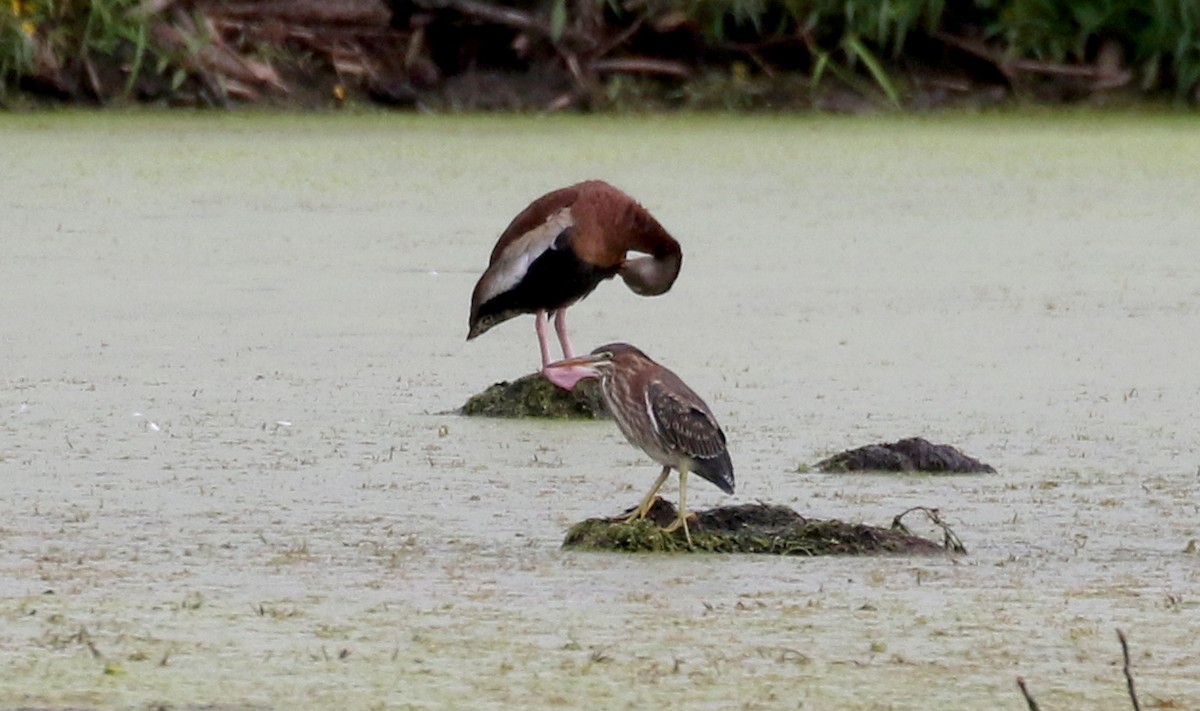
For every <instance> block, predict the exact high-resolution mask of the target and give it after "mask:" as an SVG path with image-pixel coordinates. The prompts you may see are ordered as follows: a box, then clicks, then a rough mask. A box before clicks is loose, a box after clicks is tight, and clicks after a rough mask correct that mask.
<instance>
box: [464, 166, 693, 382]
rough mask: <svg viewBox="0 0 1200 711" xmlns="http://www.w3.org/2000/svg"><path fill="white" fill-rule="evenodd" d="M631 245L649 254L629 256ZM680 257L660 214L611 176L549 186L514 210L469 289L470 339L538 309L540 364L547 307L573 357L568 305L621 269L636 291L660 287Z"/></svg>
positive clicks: (652, 292)
mask: <svg viewBox="0 0 1200 711" xmlns="http://www.w3.org/2000/svg"><path fill="white" fill-rule="evenodd" d="M630 252H634V253H641V254H644V255H648V256H642V257H636V258H628V257H627V255H628V254H629V253H630ZM682 262H683V253H682V252H681V251H680V249H679V243H678V242H676V241H675V240H674V239H673V238H672V237H671V235H669V234H667V231H666V230H665V229H663V226H662V225H660V224H659V223H658V220H656V219H654V216H653V215H651V214H650V213H649V212H648V211H647V210H646V208H644V207H642V206H641V205H639V204H638V203H637V202H636V201H635V200H634V199H633V198H631V197H629V196H628V195H626V194H625V193H623V192H621V191H620V190H618V189H617V188H614V187H613V186H611V185H609V184H608V183H605V182H603V181H600V180H589V181H586V182H583V183H578V184H576V185H572V186H570V187H566V188H561V189H559V190H555V191H553V192H550V193H546V194H545V195H543V196H541V197H540V198H538V199H537V200H534V201H533V202H532V203H530V205H529V207H527V208H525V209H524V210H522V211H521V213H520V214H519V215H517V216H516V217H515V218H513V221H512V222H511V223H509V225H508V228H507V229H505V230H504V233H503V234H501V235H500V240H499V241H498V242H496V246H495V247H494V248H493V249H492V256H491V260H490V261H489V262H488V268H487V270H486V271H485V272H484V273H483V276H481V277H480V278H479V282H478V283H477V284H475V291H474V293H473V294H472V295H471V318H470V322H469V324H470V330H469V331H468V333H467V340H468V341H469V340H471V339H472V338H475V337H476V336H479V335H481V334H483V333H484V332H485V331H487V330H488V329H490V328H492V327H493V326H495V325H497V324H500V323H503V322H504V321H507V320H509V319H510V318H513V317H514V316H519V315H520V314H528V313H531V314H536V327H537V334H538V344H539V345H540V346H541V350H542V367H543V368H544V367H545V366H547V365H549V363H550V344H549V340H548V337H547V326H548V321H549V313H550V312H553V313H554V330H555V331H556V332H557V333H558V341H559V344H560V345H561V346H562V350H563V357H564V358H571V357H573V356H574V355H575V354H574V353H573V352H572V350H571V341H570V339H568V338H567V320H566V311H567V307H568V306H570V305H572V304H574V303H575V302H576V301H579V300H580V299H582V298H583V297H585V296H587V295H588V294H590V293H591V292H592V290H593V289H595V288H596V286H597V285H598V284H599V283H600V282H602V281H604V280H605V279H611V278H612V277H614V276H616V275H618V274H620V275H621V278H622V279H624V280H625V284H626V285H628V286H629V288H630V289H632V290H633V291H634V293H637V294H640V295H642V296H657V295H659V294H662V293H665V292H666V291H667V290H668V289H670V288H671V285H672V284H674V283H675V277H677V276H679V267H680V265H681V264H682Z"/></svg>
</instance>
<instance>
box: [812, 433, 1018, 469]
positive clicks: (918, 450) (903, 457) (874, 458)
mask: <svg viewBox="0 0 1200 711" xmlns="http://www.w3.org/2000/svg"><path fill="white" fill-rule="evenodd" d="M817 469H820V470H821V471H823V472H851V471H885V472H939V473H948V474H949V473H954V474H995V473H996V470H995V468H994V467H992V465H990V464H984V463H983V462H981V461H979V460H978V459H974V458H972V457H968V456H967V455H965V454H963V453H962V452H960V451H959V450H957V449H955V448H954V447H951V446H950V445H948V444H933V443H932V442H930V441H928V440H925V439H922V438H920V437H910V438H908V439H902V440H900V441H898V442H891V443H888V444H869V445H867V446H865V447H859V448H858V449H848V450H846V451H845V452H841V453H839V454H835V455H833V456H832V457H829V458H828V459H823V460H821V461H819V462H817Z"/></svg>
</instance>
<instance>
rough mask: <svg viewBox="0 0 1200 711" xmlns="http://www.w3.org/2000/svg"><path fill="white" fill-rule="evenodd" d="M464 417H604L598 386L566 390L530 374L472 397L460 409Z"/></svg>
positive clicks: (588, 382) (587, 383)
mask: <svg viewBox="0 0 1200 711" xmlns="http://www.w3.org/2000/svg"><path fill="white" fill-rule="evenodd" d="M462 412H463V414H464V415H478V416H481V417H556V418H571V419H582V420H594V419H597V418H601V417H607V416H608V411H607V410H605V408H604V400H603V398H602V397H601V396H600V386H599V384H598V383H597V382H596V381H595V380H585V381H583V382H581V383H579V384H578V385H577V386H575V389H574V390H571V391H567V390H563V389H562V388H560V387H558V386H556V385H554V384H553V383H551V382H550V381H549V380H546V379H545V378H543V377H542V375H541V373H533V374H531V375H526V376H524V377H522V378H518V379H516V380H514V381H512V382H508V381H504V382H500V383H496V384H495V385H492V386H491V387H489V388H488V389H487V390H484V391H483V392H481V393H479V394H478V395H472V396H471V397H470V398H469V399H468V400H467V402H466V404H464V405H463V407H462Z"/></svg>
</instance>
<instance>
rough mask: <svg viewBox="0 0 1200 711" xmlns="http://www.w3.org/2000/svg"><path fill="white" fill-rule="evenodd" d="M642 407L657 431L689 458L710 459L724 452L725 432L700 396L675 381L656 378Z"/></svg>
mask: <svg viewBox="0 0 1200 711" xmlns="http://www.w3.org/2000/svg"><path fill="white" fill-rule="evenodd" d="M646 404H647V405H648V406H649V408H650V417H651V418H653V420H654V425H655V427H656V428H657V429H658V431H659V432H660V433H661V434H662V436H663V439H665V440H666V441H667V442H668V443H670V444H671V445H672V446H674V447H676V448H678V449H679V450H680V451H681V452H683V453H684V454H686V455H688V456H689V457H695V458H701V459H710V458H712V457H716V456H719V455H720V454H721V453H722V452H724V451H725V433H724V432H722V431H721V427H720V425H718V424H717V420H716V418H715V417H713V415H712V412H711V411H710V410H709V409H708V406H707V405H705V404H704V401H703V400H701V399H700V396H699V395H697V394H696V393H695V392H693V391H692V389H691V388H689V387H688V386H687V385H685V384H684V382H683V381H682V380H680V379H679V378H656V379H654V380H652V381H651V382H650V385H649V387H647V389H646Z"/></svg>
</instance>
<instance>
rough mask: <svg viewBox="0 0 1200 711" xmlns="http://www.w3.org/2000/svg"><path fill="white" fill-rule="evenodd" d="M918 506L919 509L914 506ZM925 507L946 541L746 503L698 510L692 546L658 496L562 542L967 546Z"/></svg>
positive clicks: (715, 547) (917, 550) (622, 546)
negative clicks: (640, 516) (642, 515)
mask: <svg viewBox="0 0 1200 711" xmlns="http://www.w3.org/2000/svg"><path fill="white" fill-rule="evenodd" d="M912 510H917V509H910V511H912ZM921 510H924V511H925V512H926V513H927V514H930V518H931V519H932V520H933V522H934V523H935V524H936V525H938V526H941V527H942V530H943V532H945V534H946V540H945V542H944V543H941V544H939V543H936V542H934V541H931V540H929V539H927V538H922V537H920V536H916V535H913V534H912V533H910V532H909V531H908V529H907V528H905V527H904V525H903V523H901V518H903V516H904V515H905V514H907V513H909V511H906V512H905V513H904V514H901V515H900V516H897V517H896V518H895V519H894V520H893V521H892V526H891V528H879V527H877V526H868V525H866V524H862V523H845V522H843V521H837V520H828V521H820V520H816V519H807V518H804V517H803V516H801V515H800V514H798V513H796V512H795V511H793V510H792V509H790V508H788V507H786V506H775V505H770V504H743V505H740V506H722V507H719V508H715V509H709V510H707V511H697V512H694V518H692V519H689V521H688V528H689V529H690V531H691V534H692V545H691V546H690V547H689V546H688V542H687V538H686V537H685V536H684V533H683V529H682V528H680V529H678V530H676V531H674V532H672V533H665V532H663V530H662V528H663V527H664V526H666V525H667V524H669V523H671V521H673V520H674V519H675V506H674V505H673V504H671V503H670V502H669V501H665V500H663V499H658V500H656V501H655V503H654V506H653V507H652V508H651V509H650V513H649V515H648V516H647V518H646V519H645V520H641V521H633V522H628V523H627V522H623V521H621V517H616V518H590V519H588V520H586V521H583V522H581V523H577V524H575V525H574V526H572V527H571V530H570V531H569V532H568V533H567V537H566V540H564V541H563V548H572V549H577V550H597V551H620V552H629V553H652V552H669V551H691V552H706V553H766V554H771V555H800V556H817V555H886V554H910V555H912V554H918V555H919V554H930V553H947V552H965V551H964V549H963V548H962V544H961V543H960V542H959V541H958V538H957V537H955V536H954V534H953V532H951V531H950V530H949V528H947V527H945V525H944V524H942V523H941V521H940V520H938V518H937V512H936V511H933V510H928V509H921ZM931 511H932V513H931Z"/></svg>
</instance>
